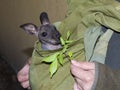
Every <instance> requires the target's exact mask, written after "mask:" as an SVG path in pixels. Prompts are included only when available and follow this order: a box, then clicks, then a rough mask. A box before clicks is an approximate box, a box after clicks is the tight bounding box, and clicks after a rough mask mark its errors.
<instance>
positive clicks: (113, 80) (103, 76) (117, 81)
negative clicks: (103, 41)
mask: <svg viewBox="0 0 120 90" xmlns="http://www.w3.org/2000/svg"><path fill="white" fill-rule="evenodd" d="M91 90H120V70H113V69H111V68H110V67H108V66H106V65H104V64H100V63H95V80H94V84H93V86H92V89H91Z"/></svg>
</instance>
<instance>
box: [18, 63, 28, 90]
mask: <svg viewBox="0 0 120 90" xmlns="http://www.w3.org/2000/svg"><path fill="white" fill-rule="evenodd" d="M29 68H30V65H29V64H28V63H27V64H26V65H25V66H24V67H23V68H22V69H21V70H20V71H19V72H18V74H17V78H18V81H19V82H20V83H21V85H22V87H23V88H27V89H30V84H29Z"/></svg>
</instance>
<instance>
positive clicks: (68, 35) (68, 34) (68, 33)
mask: <svg viewBox="0 0 120 90" xmlns="http://www.w3.org/2000/svg"><path fill="white" fill-rule="evenodd" d="M69 37H70V31H68V32H67V39H69Z"/></svg>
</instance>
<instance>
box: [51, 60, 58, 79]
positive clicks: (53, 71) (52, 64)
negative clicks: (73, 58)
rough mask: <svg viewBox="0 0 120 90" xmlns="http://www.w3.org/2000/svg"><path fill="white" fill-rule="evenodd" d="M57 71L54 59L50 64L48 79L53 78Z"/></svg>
mask: <svg viewBox="0 0 120 90" xmlns="http://www.w3.org/2000/svg"><path fill="white" fill-rule="evenodd" d="M57 69H58V61H57V59H56V60H54V61H53V62H52V63H51V64H50V77H52V76H53V74H54V73H55V72H56V71H57Z"/></svg>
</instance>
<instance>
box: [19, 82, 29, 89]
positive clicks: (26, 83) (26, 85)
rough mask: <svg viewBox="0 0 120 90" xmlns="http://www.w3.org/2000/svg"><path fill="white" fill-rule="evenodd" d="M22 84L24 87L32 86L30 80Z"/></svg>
mask: <svg viewBox="0 0 120 90" xmlns="http://www.w3.org/2000/svg"><path fill="white" fill-rule="evenodd" d="M21 85H22V86H23V88H29V87H30V84H29V81H26V82H22V83H21Z"/></svg>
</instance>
